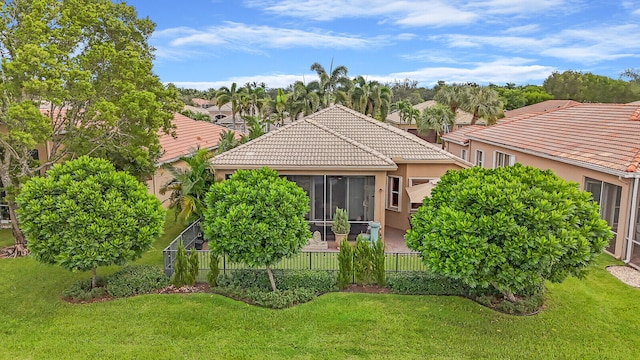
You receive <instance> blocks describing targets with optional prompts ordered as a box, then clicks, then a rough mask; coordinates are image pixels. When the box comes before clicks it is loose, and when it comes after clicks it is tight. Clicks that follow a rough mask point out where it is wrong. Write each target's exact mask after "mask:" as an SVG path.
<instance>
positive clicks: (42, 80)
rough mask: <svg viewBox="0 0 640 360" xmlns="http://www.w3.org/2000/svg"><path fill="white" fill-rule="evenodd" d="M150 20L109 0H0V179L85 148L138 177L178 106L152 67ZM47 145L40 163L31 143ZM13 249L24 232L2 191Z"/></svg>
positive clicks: (18, 177)
mask: <svg viewBox="0 0 640 360" xmlns="http://www.w3.org/2000/svg"><path fill="white" fill-rule="evenodd" d="M153 29H154V24H153V23H152V22H151V21H150V20H149V19H140V18H138V17H137V14H136V12H135V10H134V9H133V8H132V7H130V6H127V5H126V4H123V3H117V4H115V3H113V2H112V1H110V0H37V1H24V0H6V1H4V2H3V3H2V5H1V7H0V57H1V60H2V63H1V65H0V126H1V127H2V128H3V129H5V130H4V131H3V133H2V134H0V181H2V184H3V186H4V188H5V189H7V192H8V193H9V194H16V193H17V192H18V188H19V187H20V184H21V181H22V180H23V179H26V178H29V177H31V176H32V175H34V174H38V173H40V171H41V170H44V169H46V168H48V167H50V166H51V164H53V163H55V162H57V161H59V160H61V159H63V158H73V157H78V156H80V155H82V154H89V155H91V156H94V157H102V158H107V159H110V160H111V161H112V162H113V163H114V165H115V166H116V168H117V169H120V170H126V171H129V172H130V173H132V174H134V175H136V176H137V177H139V178H144V177H145V176H147V175H148V174H150V173H151V172H153V170H154V168H155V162H156V160H157V159H158V158H159V157H160V155H161V148H160V145H159V141H158V131H159V130H160V129H163V130H164V131H167V132H168V131H169V130H170V128H171V122H170V121H171V118H172V116H173V112H174V111H178V110H179V109H180V108H181V107H182V106H181V104H180V103H179V101H178V100H177V97H178V93H177V91H176V89H175V87H173V86H168V87H165V86H163V85H162V83H161V82H160V81H159V79H158V78H157V77H156V76H155V75H154V74H153V73H152V60H153V53H152V50H153V48H152V47H151V46H149V44H148V40H149V37H150V36H151V34H152V32H153ZM37 144H42V145H45V144H46V148H47V151H46V153H41V154H39V155H40V162H37V163H36V162H34V161H33V157H32V150H33V149H34V148H35V147H36V145H37ZM7 200H8V205H9V214H10V217H11V222H12V230H13V236H14V238H15V241H16V246H15V250H16V254H24V253H26V250H25V246H24V244H25V240H24V236H23V234H22V232H21V231H20V227H19V224H18V222H17V221H16V217H15V208H16V206H15V203H14V201H13V200H12V198H11V196H8V198H7Z"/></svg>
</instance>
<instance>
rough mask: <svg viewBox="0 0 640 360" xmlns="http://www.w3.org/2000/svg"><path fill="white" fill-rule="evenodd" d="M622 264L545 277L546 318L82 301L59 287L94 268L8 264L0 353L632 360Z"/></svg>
mask: <svg viewBox="0 0 640 360" xmlns="http://www.w3.org/2000/svg"><path fill="white" fill-rule="evenodd" d="M180 228H181V227H180V226H179V224H174V223H173V222H171V221H170V222H168V223H167V231H166V232H165V235H164V236H163V237H162V239H159V240H158V241H157V242H156V244H155V248H154V250H152V251H150V252H149V253H147V254H146V255H145V256H144V257H143V258H142V259H141V260H140V261H139V262H141V263H156V264H160V263H161V259H162V256H161V250H162V248H163V247H164V246H165V245H166V244H168V242H169V241H170V240H171V239H172V238H173V236H175V235H176V234H177V233H179V231H180ZM617 263H618V262H617V261H616V260H614V259H612V258H610V257H608V256H606V255H602V256H600V257H599V258H598V260H597V263H596V266H595V267H594V269H593V270H592V271H591V272H590V274H589V275H588V276H587V278H586V279H584V280H577V279H568V280H567V281H565V282H564V283H562V284H549V285H548V286H547V289H548V292H547V299H548V300H547V303H546V309H545V310H544V311H543V312H542V313H541V314H539V315H536V316H530V317H517V316H509V315H503V314H499V313H497V312H494V311H492V310H490V309H487V308H485V307H483V306H481V305H478V304H476V303H475V302H473V301H470V300H467V299H463V298H458V297H440V296H402V295H378V294H355V293H330V294H326V295H323V296H321V297H319V298H318V299H316V300H314V301H313V302H311V303H307V304H303V305H300V306H296V307H294V308H289V309H285V310H270V309H264V308H257V307H254V306H249V305H247V304H245V303H242V302H237V301H234V300H231V299H228V298H225V297H222V296H219V295H213V294H190V295H144V296H138V297H132V298H125V299H120V300H115V301H110V302H104V303H94V304H87V305H74V304H69V303H66V302H63V301H62V300H60V293H61V292H62V290H64V289H65V288H66V287H68V286H69V285H70V284H71V283H73V282H74V281H76V280H78V279H83V278H88V276H89V274H88V273H70V272H67V271H65V270H63V269H61V268H59V267H54V266H47V265H42V264H39V263H37V262H35V261H34V260H33V259H31V258H22V259H3V260H0V272H1V273H2V274H3V276H2V278H0V339H2V346H0V359H27V358H50V359H64V358H123V359H126V358H136V359H162V358H164V359H175V358H181V359H196V358H198V359H200V358H224V359H234V358H237V359H311V358H314V359H315V358H322V359H344V358H368V359H388V358H405V359H418V358H420V359H422V358H434V359H481V358H490V359H516V358H517V359H541V358H542V359H548V358H571V359H607V358H611V359H614V358H615V359H619V358H636V357H637V355H638V354H637V340H638V337H637V335H638V334H639V333H640V320H638V314H639V313H640V301H638V299H639V298H640V289H634V288H631V287H629V286H627V285H625V284H623V283H621V282H620V281H618V280H617V279H615V278H614V277H613V276H611V275H610V274H609V273H608V272H606V270H604V267H605V266H607V265H611V264H617ZM114 269H115V267H114ZM110 271H112V269H101V270H99V273H106V272H110Z"/></svg>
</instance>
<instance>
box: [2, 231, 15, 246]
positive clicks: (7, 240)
mask: <svg viewBox="0 0 640 360" xmlns="http://www.w3.org/2000/svg"><path fill="white" fill-rule="evenodd" d="M13 244H14V240H13V234H12V233H11V229H10V228H9V229H0V248H3V247H7V246H11V245H13Z"/></svg>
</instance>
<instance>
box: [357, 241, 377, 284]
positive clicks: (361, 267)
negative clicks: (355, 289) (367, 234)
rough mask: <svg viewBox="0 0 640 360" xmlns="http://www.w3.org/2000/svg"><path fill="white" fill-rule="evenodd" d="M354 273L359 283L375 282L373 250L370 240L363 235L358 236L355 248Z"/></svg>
mask: <svg viewBox="0 0 640 360" xmlns="http://www.w3.org/2000/svg"><path fill="white" fill-rule="evenodd" d="M353 273H354V278H355V280H356V284H358V285H369V284H371V283H372V282H373V252H372V249H371V246H370V245H369V242H368V241H367V240H366V239H365V238H364V236H362V235H358V237H357V238H356V246H355V248H354V250H353Z"/></svg>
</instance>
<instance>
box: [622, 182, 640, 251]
mask: <svg viewBox="0 0 640 360" xmlns="http://www.w3.org/2000/svg"><path fill="white" fill-rule="evenodd" d="M639 183H640V177H637V176H636V178H635V180H634V181H633V191H632V195H631V212H630V213H629V232H628V235H627V252H626V254H625V257H624V263H625V264H628V263H629V262H630V261H631V250H632V247H633V226H634V225H635V222H636V210H638V184H639ZM636 240H637V241H640V239H636Z"/></svg>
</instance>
